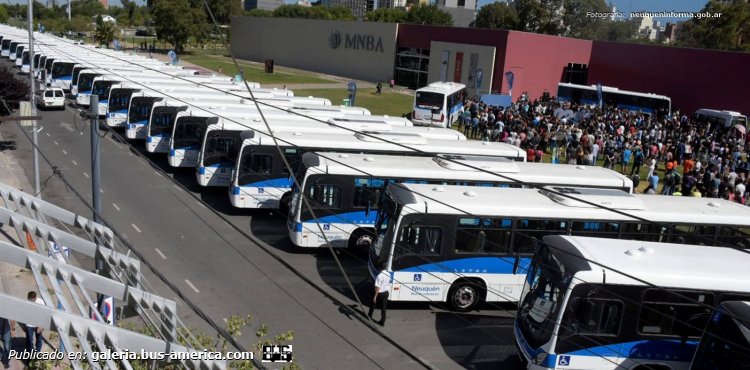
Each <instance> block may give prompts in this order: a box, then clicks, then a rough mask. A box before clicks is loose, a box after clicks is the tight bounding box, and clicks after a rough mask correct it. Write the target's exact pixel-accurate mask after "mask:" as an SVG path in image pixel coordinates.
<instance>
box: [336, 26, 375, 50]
mask: <svg viewBox="0 0 750 370" xmlns="http://www.w3.org/2000/svg"><path fill="white" fill-rule="evenodd" d="M342 41H343V44H344V45H343V46H344V49H354V50H367V51H376V52H381V53H382V52H383V38H382V37H379V36H378V37H376V36H373V35H361V34H350V33H347V34H344V35H343V36H342V35H341V32H339V31H338V30H333V31H332V32H331V35H330V36H328V44H329V45H330V46H331V48H332V49H338V48H339V47H340V46H341V43H342Z"/></svg>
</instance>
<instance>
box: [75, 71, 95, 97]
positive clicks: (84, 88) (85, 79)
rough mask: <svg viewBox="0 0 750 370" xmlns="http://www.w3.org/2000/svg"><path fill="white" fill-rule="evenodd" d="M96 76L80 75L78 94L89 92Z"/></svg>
mask: <svg viewBox="0 0 750 370" xmlns="http://www.w3.org/2000/svg"><path fill="white" fill-rule="evenodd" d="M96 77H97V75H93V74H84V75H82V76H81V77H80V78H79V79H78V80H79V81H78V92H79V93H84V92H91V86H92V85H93V84H94V78H96Z"/></svg>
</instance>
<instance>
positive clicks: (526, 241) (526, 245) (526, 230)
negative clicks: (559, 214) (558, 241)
mask: <svg viewBox="0 0 750 370" xmlns="http://www.w3.org/2000/svg"><path fill="white" fill-rule="evenodd" d="M567 232H568V221H564V220H554V219H545V220H532V219H519V220H517V221H516V230H515V232H514V236H513V246H514V247H515V249H516V253H521V254H525V253H534V250H535V249H536V246H537V242H538V241H540V240H541V239H542V237H544V236H547V235H557V234H566V233H567Z"/></svg>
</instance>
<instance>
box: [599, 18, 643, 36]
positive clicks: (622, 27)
mask: <svg viewBox="0 0 750 370" xmlns="http://www.w3.org/2000/svg"><path fill="white" fill-rule="evenodd" d="M637 30H638V25H637V24H636V23H635V22H631V21H616V22H612V21H610V22H607V23H605V25H604V32H603V33H602V35H601V37H600V38H599V40H607V41H630V40H632V39H633V35H635V33H636V31H637Z"/></svg>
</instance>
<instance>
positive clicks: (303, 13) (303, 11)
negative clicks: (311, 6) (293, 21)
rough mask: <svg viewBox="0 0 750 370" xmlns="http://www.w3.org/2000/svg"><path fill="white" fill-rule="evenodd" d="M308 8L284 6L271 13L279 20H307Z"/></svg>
mask: <svg viewBox="0 0 750 370" xmlns="http://www.w3.org/2000/svg"><path fill="white" fill-rule="evenodd" d="M307 9H308V8H305V7H303V6H299V5H289V4H284V5H282V6H280V7H278V8H276V9H274V11H273V16H274V17H279V18H307V17H308V16H307V15H308V13H309V12H308V11H307Z"/></svg>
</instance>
